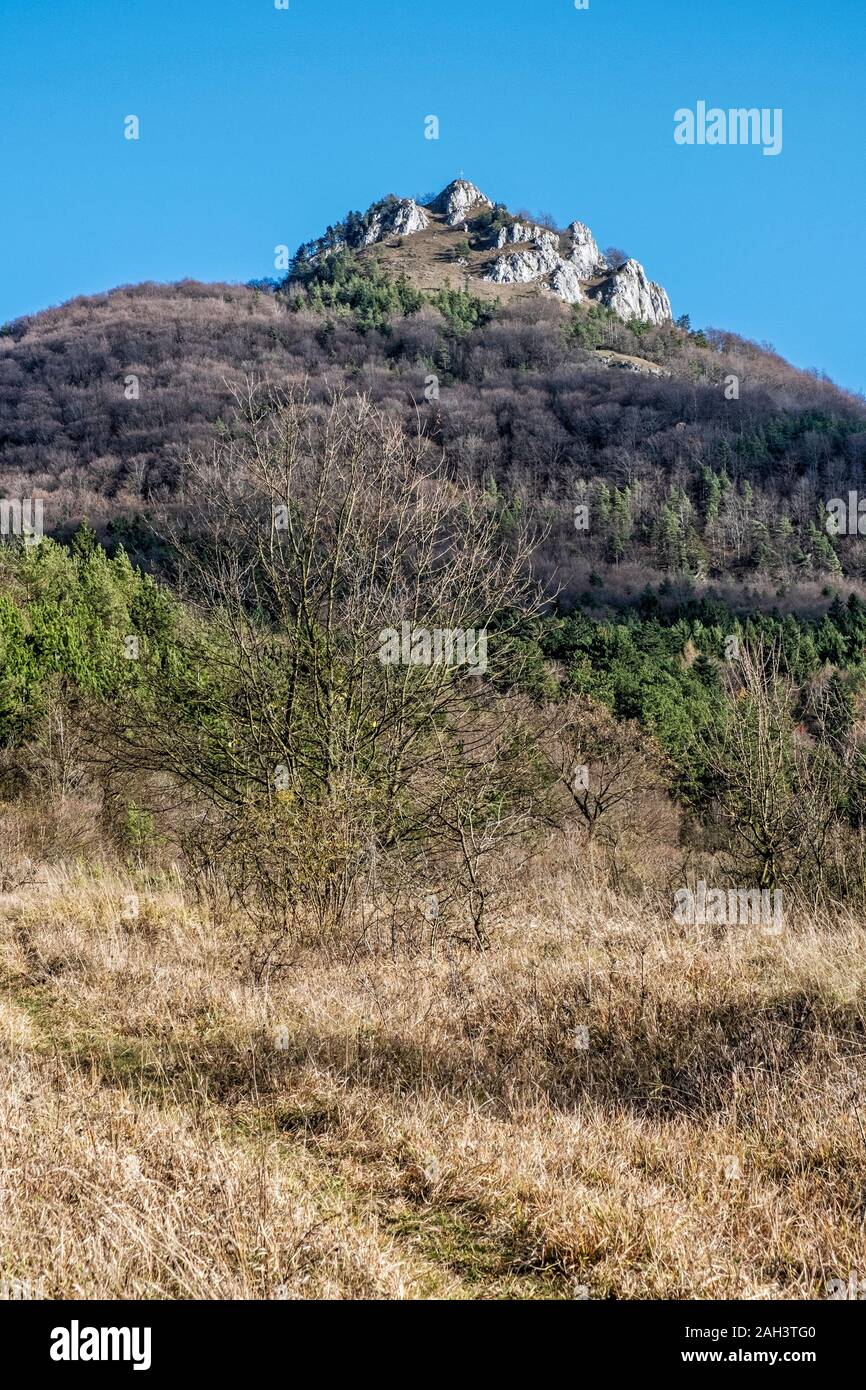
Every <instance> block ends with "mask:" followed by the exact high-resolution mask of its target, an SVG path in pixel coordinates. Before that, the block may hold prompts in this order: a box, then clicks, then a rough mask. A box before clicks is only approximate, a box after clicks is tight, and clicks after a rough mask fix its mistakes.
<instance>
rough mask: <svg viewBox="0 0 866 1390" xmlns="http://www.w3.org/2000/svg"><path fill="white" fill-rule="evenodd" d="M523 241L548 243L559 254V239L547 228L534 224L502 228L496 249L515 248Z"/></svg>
mask: <svg viewBox="0 0 866 1390" xmlns="http://www.w3.org/2000/svg"><path fill="white" fill-rule="evenodd" d="M521 241H541V242H543V241H546V242H549V243H550V245H551V246H553V248H554V249H555V250H556V252H557V253H558V252H559V237H558V236H557V235H556V233H555V232H551V231H548V229H547V228H546V227H538V226H536V225H535V223H534V222H512V223H511V226H510V227H502V228H500V231H499V236H498V237H497V238H496V248H497V250H499V249H500V248H501V247H503V246H514V245H515V243H517V242H521Z"/></svg>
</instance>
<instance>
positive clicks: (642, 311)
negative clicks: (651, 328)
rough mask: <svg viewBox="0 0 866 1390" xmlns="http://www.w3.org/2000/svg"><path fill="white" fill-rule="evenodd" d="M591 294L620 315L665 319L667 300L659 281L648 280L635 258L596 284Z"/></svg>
mask: <svg viewBox="0 0 866 1390" xmlns="http://www.w3.org/2000/svg"><path fill="white" fill-rule="evenodd" d="M594 297H595V298H598V299H600V300H601V302H602V304H606V305H607V307H608V308H609V309H612V310H613V312H614V313H615V314H618V315H619V317H620V318H621V319H644V320H645V321H646V322H647V323H656V324H658V323H669V322H670V320H671V317H672V316H671V304H670V300H669V299H668V297H667V294H666V293H665V291H664V290H663V289H662V287H661V285H657V284H655V283H654V281H652V280H650V279H649V277H648V276H647V273H646V271H645V270H644V268H643V266H642V265H641V264H640V262H639V261H626V263H625V265H623V266H621V267H620V269H619V270H615V271H613V272H612V274H611V275H609V276H608V278H607V279H606V280H605V281H604V282H603V283H602V284H601V285H599V287H598V289H597V290H596V291H595V293H594Z"/></svg>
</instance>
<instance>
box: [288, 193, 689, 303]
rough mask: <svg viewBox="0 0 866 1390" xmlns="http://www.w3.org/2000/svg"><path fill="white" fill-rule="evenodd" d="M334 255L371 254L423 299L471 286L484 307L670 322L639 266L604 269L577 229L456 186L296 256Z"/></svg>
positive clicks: (387, 205)
mask: <svg viewBox="0 0 866 1390" xmlns="http://www.w3.org/2000/svg"><path fill="white" fill-rule="evenodd" d="M546 221H547V219H545V222H546ZM341 250H350V251H353V252H355V253H358V254H364V253H371V252H372V253H373V254H374V255H375V257H376V259H377V260H379V261H380V262H384V263H385V264H386V266H388V268H390V269H391V270H393V271H395V272H396V273H400V274H404V275H406V276H407V277H408V278H409V280H411V281H412V282H413V283H414V284H415V285H417V287H418V288H419V289H423V290H428V291H429V290H431V289H441V288H467V287H469V286H470V285H471V287H472V289H473V291H474V292H475V293H480V294H481V295H482V296H487V297H491V296H495V297H502V298H515V297H519V296H520V295H521V294H525V293H527V292H528V293H534V294H549V295H553V296H555V297H556V298H558V299H560V300H562V301H564V302H565V303H566V304H578V303H581V302H592V301H597V302H599V303H601V304H604V305H605V306H607V308H609V309H610V310H612V312H613V313H615V314H617V315H618V317H619V318H621V319H623V320H624V321H625V322H628V321H629V320H632V319H638V320H641V321H643V322H645V323H651V324H662V323H669V322H670V321H671V317H672V315H671V306H670V300H669V299H668V296H667V293H666V291H665V290H664V289H662V287H661V285H658V284H656V283H655V282H654V281H653V280H650V278H649V276H648V275H647V273H646V271H645V270H644V268H643V266H642V265H641V263H640V262H639V261H637V260H634V259H627V260H625V261H624V262H623V263H622V264H612V263H610V262H609V261H608V260H607V258H606V257H605V256H604V254H603V253H602V252H601V251H600V250H599V248H598V246H597V245H596V241H595V238H594V236H593V234H592V232H591V231H590V229H589V227H587V225H586V224H585V223H584V222H578V221H575V222H571V223H570V224H569V225H568V227H566V228H565V229H564V230H559V229H557V228H555V227H553V226H550V225H541V224H540V223H538V222H535V221H532V220H530V219H529V218H527V216H526V215H525V214H522V213H513V212H510V211H509V209H508V208H507V207H506V206H505V204H504V203H496V202H493V200H492V199H490V198H488V197H487V195H486V194H484V193H482V192H481V189H480V188H478V187H476V185H475V184H474V183H470V182H469V181H468V180H467V179H464V178H458V179H454V180H453V181H452V182H451V183H449V184H448V185H447V187H445V188H443V189H442V191H441V192H440V193H437V194H436V195H435V196H427V197H425V198H420V199H418V198H399V197H397V196H396V195H395V194H388V196H387V197H385V198H381V199H379V200H378V201H377V202H375V203H372V204H371V205H370V207H369V208H368V209H367V211H366V212H364V213H360V212H350V213H349V214H348V215H347V217H346V218H345V219H344V220H343V221H342V222H340V223H338V224H337V225H336V226H335V227H329V228H328V229H327V232H326V233H325V234H324V236H322V237H319V238H318V239H317V240H316V241H313V242H309V243H307V245H306V246H305V247H302V248H301V253H302V258H303V259H304V260H305V261H307V262H309V261H316V260H317V259H319V258H320V257H324V256H329V255H333V254H334V252H336V251H341Z"/></svg>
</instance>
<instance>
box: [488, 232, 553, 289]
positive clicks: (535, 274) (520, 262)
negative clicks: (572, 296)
mask: <svg viewBox="0 0 866 1390" xmlns="http://www.w3.org/2000/svg"><path fill="white" fill-rule="evenodd" d="M561 264H563V262H561V261H560V257H559V251H558V242H557V240H556V237H551V239H550V240H547V239H545V240H542V239H541V238H540V237H538V238H535V239H534V240H533V241H532V243H531V245H530V246H528V247H527V248H526V250H525V251H514V252H512V254H511V255H510V256H499V257H497V259H496V260H495V261H494V263H493V265H492V267H491V269H490V270H489V271H488V272H487V274H486V275H485V277H484V278H485V280H489V281H491V283H492V284H494V285H528V284H530V283H531V282H532V281H533V280H540V279H541V278H542V276H544V275H549V274H550V272H551V271H552V270H556V269H557V268H558V266H560V265H561Z"/></svg>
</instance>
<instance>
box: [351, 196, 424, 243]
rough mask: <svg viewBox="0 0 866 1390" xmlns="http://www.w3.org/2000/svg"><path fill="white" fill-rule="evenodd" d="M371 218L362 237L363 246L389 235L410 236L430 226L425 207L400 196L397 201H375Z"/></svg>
mask: <svg viewBox="0 0 866 1390" xmlns="http://www.w3.org/2000/svg"><path fill="white" fill-rule="evenodd" d="M367 217H368V218H369V219H370V220H369V222H368V225H367V227H366V230H365V231H364V234H363V236H362V238H361V241H360V243H359V244H360V245H361V246H372V245H374V243H375V242H377V241H384V240H385V238H386V237H389V236H409V235H410V234H411V233H412V232H423V231H424V228H425V227H429V226H430V218H429V217H428V216H427V213H426V212H425V210H424V208H422V207H421V205H420V204H419V203H416V202H415V201H414V199H412V198H398V199H396V201H395V202H388V201H386V202H382V203H374V204H373V206H372V207H371V208H370V209H369V210H368V213H367Z"/></svg>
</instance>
